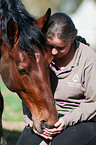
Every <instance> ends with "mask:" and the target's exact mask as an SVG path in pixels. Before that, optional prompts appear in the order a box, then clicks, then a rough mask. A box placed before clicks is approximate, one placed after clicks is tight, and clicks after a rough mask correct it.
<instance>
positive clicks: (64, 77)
mask: <svg viewBox="0 0 96 145" xmlns="http://www.w3.org/2000/svg"><path fill="white" fill-rule="evenodd" d="M77 45H78V48H77V50H76V52H75V54H74V57H73V59H72V61H71V62H70V64H69V65H68V66H67V67H63V68H61V69H59V70H56V68H55V67H54V66H53V65H54V64H53V65H51V69H52V70H51V73H50V75H51V84H52V91H53V95H54V99H55V105H56V108H57V111H58V114H59V116H62V117H63V119H64V122H65V127H66V126H68V125H69V126H71V125H74V124H76V123H77V122H82V121H85V120H90V119H91V118H93V117H94V116H95V115H96V53H95V52H93V51H92V50H91V49H90V48H89V47H88V46H86V45H84V44H82V43H80V45H79V42H77ZM49 105H50V104H49ZM23 113H24V120H25V122H26V124H27V125H28V124H29V123H30V119H31V118H32V117H31V114H30V112H29V110H28V108H27V107H26V106H25V105H24V104H23ZM29 118H30V119H29Z"/></svg>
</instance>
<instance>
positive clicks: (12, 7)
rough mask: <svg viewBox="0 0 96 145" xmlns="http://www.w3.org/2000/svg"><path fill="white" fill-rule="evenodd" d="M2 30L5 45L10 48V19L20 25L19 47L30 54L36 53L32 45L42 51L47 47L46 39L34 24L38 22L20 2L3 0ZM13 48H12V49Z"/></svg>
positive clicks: (0, 8) (0, 9) (18, 0)
mask: <svg viewBox="0 0 96 145" xmlns="http://www.w3.org/2000/svg"><path fill="white" fill-rule="evenodd" d="M0 16H2V17H1V21H0V29H1V35H2V39H3V41H4V43H5V44H6V45H7V46H9V39H8V36H7V23H8V21H9V20H10V19H13V21H14V22H15V23H16V24H17V25H18V30H19V47H20V49H22V50H25V51H26V52H28V51H29V50H30V49H31V50H32V52H34V48H33V46H32V44H34V45H35V46H37V47H38V48H40V49H42V45H45V43H46V41H45V37H44V35H43V34H42V33H41V31H40V30H39V28H38V27H37V26H36V25H35V24H34V22H33V21H36V20H35V18H34V17H32V16H31V15H30V14H29V13H28V12H27V11H26V9H25V7H24V5H23V4H22V3H21V1H20V0H2V2H1V5H0ZM10 48H11V47H10Z"/></svg>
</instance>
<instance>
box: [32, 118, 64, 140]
mask: <svg viewBox="0 0 96 145" xmlns="http://www.w3.org/2000/svg"><path fill="white" fill-rule="evenodd" d="M64 125H65V124H64V121H63V119H62V118H60V119H59V120H58V122H56V123H55V124H54V128H52V129H48V128H45V129H43V133H42V134H40V133H38V132H37V131H36V130H35V128H34V126H33V123H32V122H31V123H30V127H32V128H33V131H34V132H35V133H36V134H38V135H40V136H42V137H44V138H45V139H50V140H52V139H53V137H54V136H55V135H56V134H59V133H61V131H62V130H63V129H64Z"/></svg>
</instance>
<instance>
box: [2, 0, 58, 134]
mask: <svg viewBox="0 0 96 145" xmlns="http://www.w3.org/2000/svg"><path fill="white" fill-rule="evenodd" d="M50 13H51V10H50V9H48V11H47V12H46V13H45V15H44V16H42V17H41V18H39V19H38V20H36V19H35V18H34V17H33V16H31V15H30V14H29V13H28V12H27V11H26V9H25V7H24V6H23V4H22V3H21V1H20V0H2V2H1V5H0V19H1V20H0V73H1V77H2V79H3V81H4V83H5V85H6V86H7V88H8V89H9V90H11V91H12V92H16V93H17V94H18V96H19V97H20V98H21V99H22V101H23V102H24V104H25V105H26V106H27V107H28V108H29V110H30V112H31V114H32V120H33V125H34V127H35V129H36V130H37V131H38V132H39V133H42V130H43V128H45V127H47V128H51V127H52V126H53V125H54V123H55V122H57V120H58V114H57V110H56V107H55V104H54V99H53V94H52V91H51V85H50V74H49V64H50V63H51V61H52V59H53V57H52V55H51V51H50V50H49V49H47V47H46V40H45V37H44V34H43V31H44V29H45V26H46V24H47V22H48V19H49V17H50ZM14 103H15V102H14Z"/></svg>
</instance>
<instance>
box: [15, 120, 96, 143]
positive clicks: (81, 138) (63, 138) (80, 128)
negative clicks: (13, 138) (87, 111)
mask: <svg viewBox="0 0 96 145" xmlns="http://www.w3.org/2000/svg"><path fill="white" fill-rule="evenodd" d="M42 140H43V138H42V137H40V136H38V135H36V134H34V133H33V131H32V130H31V129H30V128H26V127H25V129H24V130H23V132H22V134H21V136H20V138H19V140H18V143H17V145H39V144H40V143H41V142H42ZM51 145H96V122H91V121H90V122H82V123H79V124H77V125H74V126H72V127H68V128H67V129H65V130H64V131H63V132H62V133H60V134H58V135H57V136H55V137H54V138H53V140H52V142H51Z"/></svg>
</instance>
